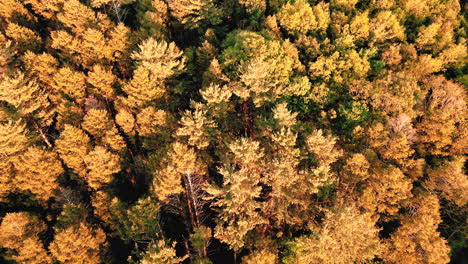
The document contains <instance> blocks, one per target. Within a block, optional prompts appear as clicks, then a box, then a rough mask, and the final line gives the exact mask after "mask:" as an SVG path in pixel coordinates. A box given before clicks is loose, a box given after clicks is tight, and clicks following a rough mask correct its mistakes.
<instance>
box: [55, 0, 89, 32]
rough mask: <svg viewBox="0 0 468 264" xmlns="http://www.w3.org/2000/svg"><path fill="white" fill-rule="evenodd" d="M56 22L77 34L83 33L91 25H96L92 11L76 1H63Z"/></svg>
mask: <svg viewBox="0 0 468 264" xmlns="http://www.w3.org/2000/svg"><path fill="white" fill-rule="evenodd" d="M57 20H58V21H60V22H62V23H63V24H64V25H65V26H66V27H68V28H70V29H71V30H72V31H73V32H74V33H78V34H79V33H83V32H84V31H85V30H86V28H87V26H88V25H91V23H93V22H94V23H96V19H95V15H94V11H93V10H92V9H91V8H89V7H87V6H85V5H83V4H82V3H80V1H78V0H70V1H63V7H62V10H61V12H59V13H58V14H57Z"/></svg>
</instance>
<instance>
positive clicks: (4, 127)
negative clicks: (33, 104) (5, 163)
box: [0, 119, 28, 157]
mask: <svg viewBox="0 0 468 264" xmlns="http://www.w3.org/2000/svg"><path fill="white" fill-rule="evenodd" d="M26 133H27V129H26V124H25V123H23V122H22V120H21V119H18V120H16V121H13V120H11V119H10V120H8V122H0V156H3V157H8V156H11V155H13V154H16V153H18V152H22V151H23V150H25V149H26V148H27V143H28V138H27V137H26Z"/></svg>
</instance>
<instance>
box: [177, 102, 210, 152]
mask: <svg viewBox="0 0 468 264" xmlns="http://www.w3.org/2000/svg"><path fill="white" fill-rule="evenodd" d="M180 123H181V127H180V128H179V129H178V130H177V132H176V133H177V136H182V137H188V144H189V145H190V146H194V147H196V148H198V149H205V148H207V147H208V145H209V144H210V138H209V136H210V134H209V130H210V129H215V128H216V123H215V122H214V121H213V120H211V119H210V118H209V117H208V116H207V111H206V109H203V106H201V105H200V106H199V107H196V108H195V110H194V111H186V112H185V113H184V114H183V116H182V118H181V119H180Z"/></svg>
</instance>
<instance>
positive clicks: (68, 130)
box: [55, 124, 90, 177]
mask: <svg viewBox="0 0 468 264" xmlns="http://www.w3.org/2000/svg"><path fill="white" fill-rule="evenodd" d="M55 144H56V146H55V148H56V150H57V152H58V153H59V156H60V158H61V159H62V160H63V162H64V163H65V165H67V167H69V168H70V169H73V170H74V171H75V172H76V173H77V174H78V175H80V176H82V177H85V176H86V161H85V158H86V156H87V154H88V152H89V151H90V139H89V137H88V135H86V134H85V133H84V132H83V131H82V130H81V129H79V128H77V127H74V126H72V125H68V124H66V125H65V127H64V129H63V131H62V132H61V133H60V137H59V138H58V139H57V141H56V142H55Z"/></svg>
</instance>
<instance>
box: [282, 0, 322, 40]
mask: <svg viewBox="0 0 468 264" xmlns="http://www.w3.org/2000/svg"><path fill="white" fill-rule="evenodd" d="M327 11H328V5H326V4H325V3H319V4H318V5H316V6H314V7H311V6H310V5H309V4H308V3H307V2H306V1H302V0H299V1H296V2H294V4H290V3H289V2H287V3H286V4H285V5H284V6H283V7H282V8H281V10H280V11H279V12H278V14H276V17H277V18H278V22H279V23H280V25H281V26H282V27H284V28H285V29H286V30H288V31H289V32H290V33H296V32H297V33H302V34H305V33H307V32H308V31H310V30H319V29H321V30H323V29H326V28H327V27H328V23H329V22H330V16H329V15H328V12H327Z"/></svg>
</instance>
